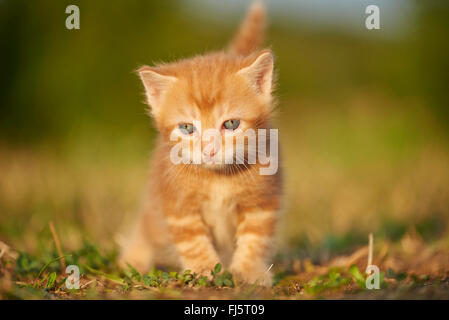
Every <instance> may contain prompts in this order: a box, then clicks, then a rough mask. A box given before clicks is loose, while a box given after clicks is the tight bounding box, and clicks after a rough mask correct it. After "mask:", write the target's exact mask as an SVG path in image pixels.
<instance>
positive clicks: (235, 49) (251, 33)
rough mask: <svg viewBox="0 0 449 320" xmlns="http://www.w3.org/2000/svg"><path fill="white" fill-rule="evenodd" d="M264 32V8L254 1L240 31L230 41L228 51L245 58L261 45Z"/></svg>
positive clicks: (260, 3) (259, 2)
mask: <svg viewBox="0 0 449 320" xmlns="http://www.w3.org/2000/svg"><path fill="white" fill-rule="evenodd" d="M264 31H265V7H264V5H263V4H262V2H261V1H258V0H256V1H255V2H254V3H253V4H252V5H251V7H250V8H249V10H248V13H247V14H246V17H245V19H244V20H243V22H242V24H241V26H240V29H239V30H238V32H237V34H236V35H235V37H234V39H233V40H232V41H231V44H230V46H229V51H230V52H231V53H233V54H237V55H242V56H247V55H250V54H251V53H253V52H254V51H256V50H257V49H259V47H260V46H261V45H262V41H263V38H264Z"/></svg>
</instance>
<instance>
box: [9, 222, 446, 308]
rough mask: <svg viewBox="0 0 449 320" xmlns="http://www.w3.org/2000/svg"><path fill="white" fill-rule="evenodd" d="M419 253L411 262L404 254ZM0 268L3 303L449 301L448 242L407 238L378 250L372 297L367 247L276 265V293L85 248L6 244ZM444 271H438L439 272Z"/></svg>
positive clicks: (216, 274)
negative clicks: (71, 272) (123, 264)
mask: <svg viewBox="0 0 449 320" xmlns="http://www.w3.org/2000/svg"><path fill="white" fill-rule="evenodd" d="M411 241H412V242H414V244H413V246H415V247H414V248H413V249H418V250H420V251H417V252H420V253H419V254H415V255H410V252H407V251H406V250H404V246H406V245H407V247H409V246H410V244H409V242H411ZM2 245H3V247H2V257H1V260H0V274H1V279H2V282H1V285H0V294H1V296H0V297H1V298H2V299H196V298H203V299H210V298H212V299H213V298H216V299H254V298H259V299H260V298H261V299H313V298H329V299H336V298H346V299H348V298H350V299H354V298H431V299H447V298H449V275H448V271H447V270H448V268H449V237H446V238H445V239H440V240H438V241H436V242H434V243H432V245H429V244H428V243H426V242H425V241H424V240H423V239H422V238H421V237H420V236H419V235H418V234H417V233H414V232H413V231H409V232H407V233H406V234H405V235H404V236H403V237H402V238H401V239H400V240H399V241H392V242H389V241H382V242H381V243H376V245H375V246H374V253H375V254H374V260H373V261H374V264H375V265H377V266H378V267H379V268H380V270H382V271H381V276H380V290H368V289H366V286H365V281H366V278H367V275H366V274H365V272H364V268H365V267H366V263H367V255H368V247H367V246H366V245H365V246H361V247H359V248H358V249H357V250H355V251H352V252H351V253H350V254H348V255H343V254H338V255H334V256H333V257H332V259H325V260H323V262H321V263H319V264H315V263H314V262H313V261H312V260H311V259H308V258H305V259H302V260H300V259H297V258H292V257H293V256H292V255H290V256H289V258H287V257H279V256H278V257H277V258H276V261H275V266H274V271H275V277H274V280H275V281H274V285H273V286H272V287H270V288H265V287H261V286H259V285H257V283H256V284H253V285H245V284H241V283H235V282H234V279H233V277H232V275H231V274H230V273H229V272H228V271H227V270H223V268H222V266H221V265H220V264H217V265H216V266H215V268H214V270H211V272H210V277H206V276H199V275H197V274H194V273H192V272H190V270H185V271H182V272H179V271H175V270H170V269H166V270H159V269H155V268H153V269H152V270H151V271H150V272H148V273H146V274H141V273H139V272H138V271H137V270H135V269H134V268H133V267H132V266H131V265H128V268H126V269H120V268H119V267H118V266H117V263H116V257H117V252H116V251H115V250H112V251H109V252H102V250H100V249H99V248H98V247H97V246H95V245H94V244H92V243H89V242H87V241H85V242H84V243H83V245H82V247H81V248H79V249H78V250H76V251H71V252H70V253H67V254H66V255H64V256H62V257H61V256H58V253H57V250H56V248H51V246H49V247H48V248H49V251H48V253H47V254H48V256H49V257H54V258H51V259H50V260H45V259H43V258H42V257H37V256H34V255H30V254H28V253H25V252H15V251H14V250H12V249H11V248H9V247H7V246H6V245H5V244H2ZM63 260H65V261H64V262H65V263H67V265H72V264H74V265H77V266H78V267H79V268H80V274H81V277H80V288H79V289H78V290H77V289H68V288H67V286H66V279H67V276H68V274H66V273H65V272H64V269H63V268H62V266H63V262H62V261H63ZM435 266H437V268H435Z"/></svg>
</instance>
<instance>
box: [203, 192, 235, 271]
mask: <svg viewBox="0 0 449 320" xmlns="http://www.w3.org/2000/svg"><path fill="white" fill-rule="evenodd" d="M205 191H206V190H205ZM207 192H208V198H209V199H208V200H207V201H205V202H204V203H203V206H202V207H203V212H202V213H203V219H204V222H205V223H206V225H207V226H208V228H209V231H210V234H211V235H212V237H213V240H214V245H215V247H216V249H217V252H218V254H219V255H220V258H221V259H222V262H223V263H224V264H225V265H227V264H228V263H229V261H230V259H231V257H232V253H233V251H234V248H235V231H236V228H237V215H236V212H235V205H236V203H235V201H236V199H235V197H233V195H234V192H233V188H231V187H230V186H227V185H222V184H219V183H216V184H211V186H210V190H207Z"/></svg>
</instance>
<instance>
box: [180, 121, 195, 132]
mask: <svg viewBox="0 0 449 320" xmlns="http://www.w3.org/2000/svg"><path fill="white" fill-rule="evenodd" d="M178 127H179V129H180V130H181V132H182V133H184V134H192V133H193V131H195V127H194V126H193V124H191V123H181V124H180V125H179V126H178Z"/></svg>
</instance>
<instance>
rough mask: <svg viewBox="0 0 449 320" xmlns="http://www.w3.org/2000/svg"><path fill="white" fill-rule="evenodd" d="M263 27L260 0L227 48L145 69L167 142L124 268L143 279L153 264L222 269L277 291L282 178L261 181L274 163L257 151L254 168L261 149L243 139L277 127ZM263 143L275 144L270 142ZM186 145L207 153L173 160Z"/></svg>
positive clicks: (162, 142) (161, 141) (160, 143)
mask: <svg viewBox="0 0 449 320" xmlns="http://www.w3.org/2000/svg"><path fill="white" fill-rule="evenodd" d="M264 20H265V11H264V8H263V6H262V4H261V3H259V2H256V3H255V4H254V5H253V6H251V8H250V10H249V12H248V14H247V17H246V18H245V20H244V22H243V24H242V26H241V28H240V30H239V32H238V33H237V35H236V37H235V39H234V41H233V42H232V43H231V45H230V47H229V48H228V50H226V51H220V52H214V53H210V54H206V55H201V56H196V57H193V58H190V59H185V60H181V61H177V62H173V63H168V64H160V65H156V66H154V67H148V66H143V67H141V68H140V69H139V70H138V72H139V75H140V78H141V80H142V82H143V85H144V88H145V92H146V97H147V103H148V105H149V106H150V113H151V115H152V117H153V118H154V120H155V124H156V127H157V129H158V131H159V136H158V139H157V147H156V150H155V153H154V155H153V159H152V163H151V170H150V179H149V187H148V191H147V194H146V195H147V200H146V201H145V204H144V206H143V208H142V210H141V214H140V216H139V219H138V221H137V223H136V225H135V228H134V229H133V232H132V233H131V236H130V237H129V238H128V239H127V243H126V244H125V245H124V248H123V251H122V254H121V257H120V262H121V263H122V265H126V263H129V264H131V265H132V266H134V267H135V268H137V269H138V270H140V271H142V272H145V271H148V269H149V268H150V267H151V266H152V265H153V264H155V263H162V264H173V262H177V263H178V264H180V266H181V267H182V268H183V269H189V270H191V271H192V272H196V273H200V274H204V275H207V274H209V271H210V270H212V269H213V267H214V266H215V265H216V264H217V263H222V264H224V266H225V267H226V268H228V269H229V270H230V271H231V272H232V273H233V275H234V277H235V278H236V279H237V280H240V281H243V282H247V283H253V282H256V281H260V282H259V283H261V284H264V285H269V284H271V275H270V272H269V271H268V269H269V266H270V251H271V244H272V239H273V235H274V232H275V225H276V221H277V213H278V211H279V209H280V197H281V176H280V172H279V171H278V170H277V164H276V168H275V170H274V171H272V172H270V173H268V174H266V173H265V174H262V170H263V168H264V167H265V168H266V167H267V163H266V162H265V163H264V164H262V161H260V159H259V158H258V157H257V155H259V150H256V153H255V154H256V161H254V159H253V161H250V160H249V150H255V149H257V147H260V145H256V148H255V147H254V144H252V145H250V143H249V141H250V138H249V136H250V135H249V134H248V135H245V134H246V133H247V132H250V130H255V131H257V130H258V129H270V125H271V118H272V111H273V101H272V100H273V99H272V88H273V55H272V53H271V51H270V50H262V51H258V52H257V48H258V47H259V45H260V42H261V40H262V32H263V29H264ZM208 129H214V130H215V131H214V132H215V133H216V134H215V137H214V139H211V138H210V137H209V139H205V138H204V135H203V137H202V134H201V132H204V131H205V130H208ZM217 135H218V138H217ZM245 137H246V138H245ZM256 137H257V141H263V144H265V143H268V144H270V143H271V142H272V141H271V140H272V139H270V137H271V135H270V137H267V135H265V136H264V135H261V136H256ZM253 138H254V136H253ZM239 139H240V140H239ZM241 139H243V140H241ZM245 139H246V140H245ZM180 140H182V141H183V142H184V143H187V144H184V146H187V147H186V148H187V149H188V150H190V151H193V149H194V148H195V147H198V148H199V149H195V150H199V152H200V158H201V159H200V162H196V163H195V161H193V157H194V156H195V155H193V156H192V154H195V152H192V153H189V154H187V155H185V154H184V153H182V151H181V156H180V158H179V159H181V160H182V161H181V162H180V161H178V163H175V162H176V161H173V157H174V155H175V156H176V155H179V152H174V151H173V150H174V147H175V145H176V144H178V143H179V141H180ZM212 140H213V141H212ZM238 141H240V144H239V145H238ZM241 141H244V143H243V144H242V143H241ZM253 142H254V141H253ZM276 147H277V145H276V146H275V147H273V148H272V147H271V146H270V153H271V152H274V153H276V151H277V149H276ZM262 149H265V147H263V148H262ZM196 155H198V154H196ZM270 155H271V154H270ZM276 155H277V154H276ZM271 156H272V155H271ZM179 159H178V160H179ZM272 160H273V158H272ZM274 160H275V161H277V159H274Z"/></svg>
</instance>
